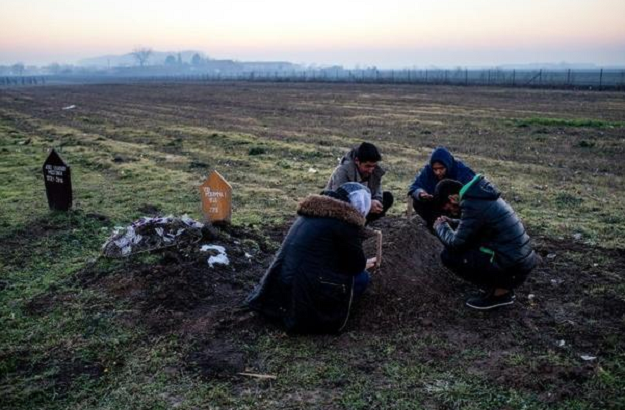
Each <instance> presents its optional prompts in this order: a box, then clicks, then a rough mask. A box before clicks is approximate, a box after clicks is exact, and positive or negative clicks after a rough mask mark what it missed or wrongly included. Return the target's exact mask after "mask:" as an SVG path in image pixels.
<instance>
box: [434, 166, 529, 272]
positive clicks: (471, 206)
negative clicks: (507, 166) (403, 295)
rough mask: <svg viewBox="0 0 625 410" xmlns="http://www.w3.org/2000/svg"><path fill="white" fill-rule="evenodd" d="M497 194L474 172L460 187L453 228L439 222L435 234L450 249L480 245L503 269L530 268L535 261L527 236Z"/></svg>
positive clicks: (517, 219)
mask: <svg viewBox="0 0 625 410" xmlns="http://www.w3.org/2000/svg"><path fill="white" fill-rule="evenodd" d="M500 195H501V193H500V192H499V190H498V189H497V188H496V187H495V186H493V185H492V184H491V183H490V182H489V181H488V180H487V179H485V178H484V177H483V176H482V175H479V174H478V175H476V176H475V178H473V180H471V182H469V183H468V184H467V185H465V186H464V187H463V188H462V190H461V191H460V210H461V217H460V220H459V223H458V226H457V228H456V230H455V231H454V230H453V229H452V228H451V227H450V226H449V224H447V223H442V224H439V225H438V226H437V227H436V234H437V235H438V237H439V239H440V240H441V242H443V244H444V245H445V246H446V247H448V248H451V249H452V250H463V249H468V248H475V247H479V248H480V249H481V250H482V251H483V252H486V253H489V254H491V255H492V256H493V263H495V264H497V265H499V267H501V268H502V269H505V270H514V271H518V272H529V271H531V270H532V269H533V268H534V266H535V265H536V255H535V253H534V251H533V250H532V248H531V246H530V238H529V236H528V235H527V233H526V232H525V227H524V226H523V224H522V223H521V220H520V219H519V217H518V216H517V214H516V213H515V212H514V211H513V210H512V208H511V207H510V205H508V203H507V202H506V201H504V200H503V199H501V198H500ZM492 252H494V253H492Z"/></svg>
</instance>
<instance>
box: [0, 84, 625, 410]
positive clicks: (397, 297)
mask: <svg viewBox="0 0 625 410" xmlns="http://www.w3.org/2000/svg"><path fill="white" fill-rule="evenodd" d="M71 105H74V106H75V107H74V108H72V109H64V108H67V107H69V106H71ZM362 140H369V141H372V142H374V143H376V144H377V145H378V146H379V147H380V148H381V150H382V153H383V155H384V161H383V163H384V165H385V166H386V167H387V168H388V170H389V173H388V175H387V176H386V177H385V180H384V182H385V189H390V190H391V191H393V192H394V193H395V195H396V197H397V198H398V200H397V202H396V205H395V207H394V209H393V212H392V213H391V215H390V216H389V217H387V218H385V219H383V220H381V221H379V222H377V223H376V224H375V227H377V228H379V229H381V230H382V231H383V234H384V239H385V241H384V247H383V251H384V252H383V253H384V261H383V265H382V267H381V268H380V269H379V270H377V271H376V272H374V275H373V283H372V287H371V289H369V291H368V293H367V294H366V296H365V297H364V299H363V300H362V301H361V303H360V304H359V306H357V307H356V309H355V311H354V315H353V317H352V318H351V319H350V322H349V324H348V327H347V329H346V330H345V331H344V332H343V333H342V334H340V335H328V336H289V335H286V334H285V333H284V331H283V329H281V328H280V327H279V326H277V325H276V324H273V323H268V322H266V321H265V320H264V319H262V318H260V317H257V316H255V315H253V314H251V313H249V312H246V311H245V310H244V309H241V308H240V304H241V302H242V301H243V299H244V298H245V296H246V295H247V294H248V293H249V292H250V291H251V289H252V288H253V287H254V285H255V284H256V283H257V282H258V279H259V278H260V276H261V275H262V274H263V272H264V270H265V269H266V268H267V266H268V265H269V264H270V262H271V259H272V256H273V255H274V253H275V251H276V250H277V248H278V246H279V244H280V242H281V240H282V238H283V237H284V235H285V233H286V231H287V229H288V227H289V226H290V223H291V221H292V220H293V218H294V210H295V204H296V203H297V201H298V200H299V199H301V198H303V197H304V196H305V195H307V194H308V193H317V192H318V191H319V190H320V189H321V188H322V187H323V185H324V183H325V181H326V180H327V178H328V176H329V174H330V172H331V170H332V168H333V167H334V165H335V164H336V161H337V158H339V157H340V156H341V155H342V153H344V152H345V151H346V150H347V149H348V148H349V147H350V146H352V145H355V144H356V143H358V142H359V141H362ZM0 141H1V146H0V150H1V151H2V155H3V159H1V160H0V172H1V175H2V176H3V181H4V182H2V184H0V189H2V192H3V195H2V199H0V201H1V202H0V203H1V204H2V209H3V212H2V215H1V216H0V229H1V230H2V231H1V232H2V233H1V234H0V245H1V246H2V249H3V251H2V253H1V254H0V268H2V271H3V273H2V275H1V276H0V300H1V301H2V304H0V306H3V307H2V311H1V312H2V319H1V320H2V326H3V329H7V331H6V332H4V334H3V335H2V336H1V337H0V341H1V344H0V383H1V385H0V393H2V396H3V397H4V398H6V399H3V400H6V401H5V403H6V405H5V403H2V407H5V406H6V408H33V407H41V408H85V407H87V408H97V409H108V408H120V407H128V404H127V403H129V402H132V403H134V405H133V408H146V409H148V408H189V409H195V408H285V409H286V408H289V409H291V408H324V409H327V408H336V409H339V408H349V409H368V408H393V409H465V408H468V409H517V408H527V409H542V408H560V409H594V408H613V409H618V408H624V407H625V395H624V394H623V390H624V389H625V384H624V382H623V380H625V345H624V343H623V340H624V337H625V286H624V284H623V283H624V282H623V279H624V277H623V276H624V274H625V242H624V240H623V238H625V205H624V204H623V201H622V200H621V199H620V196H621V193H622V191H623V188H624V187H625V184H624V183H623V177H624V175H625V165H623V161H622V158H623V155H624V154H625V97H624V95H623V94H622V93H609V92H574V91H554V90H522V89H497V88H473V87H442V86H441V87H414V86H402V87H399V86H387V85H331V84H304V85H300V84H251V83H250V84H247V83H237V84H216V85H206V84H197V85H193V84H184V85H171V84H170V85H150V86H139V85H136V86H131V85H130V86H129V85H124V86H76V87H41V88H31V89H20V90H11V91H7V92H4V91H3V92H2V94H0ZM437 145H446V146H448V147H449V148H450V149H451V150H452V152H454V154H457V155H458V156H460V157H461V158H462V159H463V160H464V161H465V162H467V163H469V164H470V165H471V166H472V168H473V169H475V170H477V171H481V172H483V173H485V174H486V175H487V176H488V177H489V178H490V179H491V180H493V181H494V182H495V183H496V184H497V185H498V186H499V187H500V188H501V189H502V191H503V192H504V196H505V198H506V200H508V201H509V202H510V203H511V205H512V206H513V207H514V208H515V210H517V211H518V212H519V214H520V215H521V217H522V218H523V220H524V222H525V224H526V226H527V227H528V229H529V232H530V234H531V236H532V239H533V244H534V247H535V249H536V250H537V252H538V253H539V254H540V255H541V256H542V260H543V262H542V264H541V265H540V266H539V267H538V268H537V269H536V270H535V271H534V272H533V274H532V275H531V276H530V277H529V278H528V280H527V282H526V283H525V284H524V285H523V286H522V287H521V288H520V289H519V291H518V293H517V302H516V303H515V304H514V305H513V306H512V307H510V308H506V309H501V310H498V311H492V312H476V311H471V310H469V309H467V308H465V307H464V305H463V301H464V299H465V298H466V297H468V296H470V295H471V294H473V293H475V292H476V291H477V289H476V288H474V287H472V286H471V285H469V284H467V283H465V282H463V281H461V280H459V279H457V278H455V277H453V275H452V274H451V273H450V272H448V271H447V270H445V269H444V268H443V267H442V265H441V264H440V261H439V259H438V253H439V252H440V250H441V245H440V243H439V242H438V240H437V239H436V238H435V237H433V236H432V235H431V234H430V233H429V232H427V230H426V229H425V228H424V226H423V224H422V223H421V221H420V220H419V218H418V217H415V216H412V217H406V215H405V214H404V211H405V203H404V201H403V197H404V195H405V193H406V189H407V186H408V185H409V184H410V182H411V181H412V178H413V177H414V173H415V170H416V169H417V168H419V167H420V166H421V165H422V164H423V163H424V162H425V161H426V159H427V156H428V154H429V152H430V151H431V149H432V148H433V147H435V146H437ZM51 146H54V147H57V148H60V152H61V155H62V156H63V157H64V158H65V159H66V160H67V161H68V162H69V163H70V165H71V166H72V173H73V174H72V177H73V180H74V191H75V194H74V196H75V198H76V201H75V210H74V211H72V212H71V213H69V214H68V215H63V214H52V215H51V214H49V213H48V211H47V209H46V204H45V200H44V197H43V191H42V189H43V188H42V187H43V184H42V177H41V175H40V174H41V168H40V167H41V164H42V163H43V160H44V159H45V155H46V153H45V149H46V148H48V147H51ZM213 168H216V169H218V170H219V171H220V172H221V173H222V174H224V175H225V176H226V178H228V180H229V181H231V183H232V184H233V186H234V189H235V196H234V206H235V210H234V214H235V216H234V221H233V222H234V224H233V226H231V227H222V228H220V229H216V230H210V231H204V237H203V243H215V244H218V245H222V246H224V247H226V249H228V252H229V254H230V255H231V257H232V263H231V265H229V266H228V267H216V268H210V267H208V266H207V263H206V257H205V255H204V254H202V253H201V252H200V251H199V249H198V247H197V246H196V244H182V245H181V246H178V247H174V248H169V249H168V250H163V251H156V252H152V253H148V254H142V255H136V256H132V257H130V258H128V259H108V258H104V257H100V256H99V251H100V247H101V245H102V244H103V243H104V240H105V239H106V237H107V236H108V235H109V234H110V232H111V229H112V227H113V226H115V225H124V224H127V223H129V222H131V221H133V220H134V219H136V218H138V217H140V216H144V215H166V214H169V213H172V214H176V215H180V214H184V213H189V214H191V215H192V216H194V217H197V218H199V217H200V214H199V196H198V195H197V186H198V185H199V183H201V181H202V179H203V178H204V177H205V176H206V174H207V172H208V171H210V170H211V169H213ZM365 247H366V249H368V250H369V252H370V253H373V250H372V244H371V243H365ZM247 255H250V256H249V257H248V256H247ZM241 372H248V373H256V374H264V375H272V376H276V378H275V379H256V378H251V377H246V376H241V375H240V374H239V373H241Z"/></svg>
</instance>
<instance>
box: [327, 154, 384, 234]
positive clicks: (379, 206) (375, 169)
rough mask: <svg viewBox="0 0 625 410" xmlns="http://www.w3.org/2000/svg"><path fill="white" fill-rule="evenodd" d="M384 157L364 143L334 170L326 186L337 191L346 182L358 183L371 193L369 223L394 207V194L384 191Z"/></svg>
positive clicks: (344, 158) (343, 159)
mask: <svg viewBox="0 0 625 410" xmlns="http://www.w3.org/2000/svg"><path fill="white" fill-rule="evenodd" d="M380 161H382V155H380V151H378V149H377V147H376V146H375V145H373V144H371V143H369V142H363V143H362V144H360V146H358V147H357V148H354V149H352V150H351V151H350V152H348V153H347V155H345V156H344V157H343V158H342V159H341V163H340V164H339V166H338V167H336V168H335V169H334V172H332V175H331V176H330V180H329V181H328V184H327V185H326V187H325V189H326V190H327V191H336V189H338V188H339V187H340V186H341V185H343V184H344V183H346V182H358V183H360V184H362V185H364V186H366V187H367V188H369V190H370V191H371V211H370V212H369V214H368V215H367V223H369V222H372V221H374V220H376V219H379V218H381V217H383V216H384V215H386V211H388V209H389V208H390V207H391V206H392V205H393V194H391V193H390V192H388V191H384V192H383V191H382V176H383V175H384V174H385V173H386V171H385V170H384V169H382V167H381V166H380V165H379V162H380Z"/></svg>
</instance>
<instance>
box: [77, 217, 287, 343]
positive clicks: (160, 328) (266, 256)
mask: <svg viewBox="0 0 625 410" xmlns="http://www.w3.org/2000/svg"><path fill="white" fill-rule="evenodd" d="M174 222H177V219H176V220H174ZM151 225H154V224H153V223H150V224H145V225H142V228H145V227H146V226H151ZM164 229H165V232H167V227H165V228H164ZM151 230H154V229H151ZM187 230H189V231H190V229H187ZM144 231H146V232H143V236H144V237H145V235H146V233H147V231H148V229H147V228H146V229H144ZM122 233H123V232H122ZM175 239H176V241H174V243H173V244H172V245H171V246H168V247H166V248H156V249H152V250H148V251H147V253H146V252H145V251H143V252H139V254H134V252H133V253H132V255H131V256H130V257H129V259H127V261H126V262H125V264H124V267H123V269H116V270H114V271H112V272H101V271H100V270H99V269H100V268H99V266H98V264H95V265H93V266H91V267H89V268H88V269H86V270H85V271H83V272H82V273H81V274H80V275H79V279H80V280H81V281H83V282H84V283H85V284H87V285H88V286H95V287H99V288H104V289H105V290H106V292H107V293H109V294H112V295H114V296H115V297H116V298H118V299H120V300H123V301H125V302H128V303H129V304H131V305H132V306H133V307H134V310H133V312H135V313H134V315H135V316H136V317H130V318H128V319H129V320H135V319H138V318H139V317H140V318H141V319H140V320H141V322H143V323H147V324H148V325H149V327H150V328H151V329H152V330H153V331H155V332H167V331H175V330H177V329H181V328H184V327H186V326H191V327H193V325H192V324H190V323H189V322H190V319H197V318H202V320H203V321H204V325H203V326H202V327H203V328H204V331H205V330H206V329H207V328H210V324H209V323H206V320H207V319H206V318H214V319H215V320H214V321H215V322H218V321H219V320H221V316H224V314H223V312H224V311H229V312H230V311H233V310H234V309H236V308H237V306H238V305H239V304H240V303H241V301H242V300H243V298H244V297H245V295H246V294H247V293H248V292H249V290H250V289H252V288H253V286H254V285H255V284H256V283H257V282H258V279H259V277H260V276H261V275H262V274H263V272H264V270H265V268H266V266H267V265H268V263H269V262H270V259H271V257H272V256H273V255H274V253H275V250H276V248H277V242H275V241H273V240H272V239H271V238H270V237H268V236H266V235H263V234H261V233H260V232H258V231H255V230H253V229H250V228H246V227H238V226H232V225H222V226H219V227H215V226H209V225H205V226H204V227H202V229H201V230H200V229H197V230H196V232H194V235H191V236H189V237H188V238H186V239H185V237H184V235H180V236H179V237H177V238H175ZM145 242H148V241H145ZM107 243H112V241H111V240H109V242H107ZM148 253H149V256H148ZM114 257H118V256H117V254H115V255H114ZM155 257H156V258H157V259H156V260H155ZM198 320H199V319H198ZM211 322H212V321H211Z"/></svg>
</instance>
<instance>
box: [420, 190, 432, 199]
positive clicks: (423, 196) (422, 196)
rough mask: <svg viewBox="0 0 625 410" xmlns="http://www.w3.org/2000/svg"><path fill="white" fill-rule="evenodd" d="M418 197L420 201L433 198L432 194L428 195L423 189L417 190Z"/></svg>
mask: <svg viewBox="0 0 625 410" xmlns="http://www.w3.org/2000/svg"><path fill="white" fill-rule="evenodd" d="M419 199H420V200H422V201H431V200H432V199H434V195H430V194H428V193H427V192H425V191H422V192H419Z"/></svg>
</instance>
